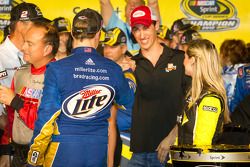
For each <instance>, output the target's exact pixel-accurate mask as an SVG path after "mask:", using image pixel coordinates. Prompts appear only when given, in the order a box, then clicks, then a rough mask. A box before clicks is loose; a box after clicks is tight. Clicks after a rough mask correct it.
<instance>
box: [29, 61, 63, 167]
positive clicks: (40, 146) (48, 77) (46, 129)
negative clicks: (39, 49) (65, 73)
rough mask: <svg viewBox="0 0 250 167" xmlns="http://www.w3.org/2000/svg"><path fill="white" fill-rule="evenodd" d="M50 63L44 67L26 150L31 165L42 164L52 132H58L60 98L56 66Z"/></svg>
mask: <svg viewBox="0 0 250 167" xmlns="http://www.w3.org/2000/svg"><path fill="white" fill-rule="evenodd" d="M50 65H51V64H49V65H48V66H47V69H46V73H45V79H44V89H43V97H42V100H41V104H40V107H39V110H38V119H37V121H36V123H35V129H34V134H33V137H32V140H31V144H30V150H29V152H28V160H27V161H28V164H29V165H33V166H39V165H40V166H41V165H43V163H44V157H45V153H46V150H47V147H48V145H49V143H50V141H51V137H52V135H53V134H55V135H56V134H58V130H57V123H56V119H57V118H58V116H59V115H60V113H61V110H60V108H61V98H60V94H59V89H58V86H57V84H58V83H57V81H58V79H57V75H56V74H55V72H54V71H55V70H54V69H56V68H58V67H55V68H51V67H50ZM51 66H52V65H51Z"/></svg>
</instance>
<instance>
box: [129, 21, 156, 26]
mask: <svg viewBox="0 0 250 167" xmlns="http://www.w3.org/2000/svg"><path fill="white" fill-rule="evenodd" d="M152 23H153V21H152V20H151V21H149V20H136V21H134V22H133V23H132V24H131V27H132V28H133V27H135V26H136V25H144V26H146V27H149V26H150V25H151V24H152Z"/></svg>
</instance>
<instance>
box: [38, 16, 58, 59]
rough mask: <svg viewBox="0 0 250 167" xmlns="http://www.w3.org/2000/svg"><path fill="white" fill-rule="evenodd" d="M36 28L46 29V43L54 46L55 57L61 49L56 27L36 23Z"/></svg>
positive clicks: (45, 23)
mask: <svg viewBox="0 0 250 167" xmlns="http://www.w3.org/2000/svg"><path fill="white" fill-rule="evenodd" d="M33 26H34V27H41V28H44V29H46V31H47V33H46V34H45V35H44V42H45V43H46V44H49V45H51V46H52V48H53V50H52V54H53V56H55V54H56V53H57V50H58V47H59V35H58V31H57V29H56V27H54V26H53V25H51V24H50V23H49V22H40V21H39V22H34V24H33Z"/></svg>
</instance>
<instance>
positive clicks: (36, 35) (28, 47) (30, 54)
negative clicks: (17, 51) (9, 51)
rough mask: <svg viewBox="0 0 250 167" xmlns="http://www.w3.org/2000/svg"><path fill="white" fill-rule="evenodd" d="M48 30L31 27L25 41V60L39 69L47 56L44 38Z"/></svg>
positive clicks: (23, 49)
mask: <svg viewBox="0 0 250 167" xmlns="http://www.w3.org/2000/svg"><path fill="white" fill-rule="evenodd" d="M45 34H46V29H45V28H42V27H31V28H30V29H29V30H28V31H27V33H26V35H25V39H24V45H23V48H22V51H23V53H24V57H23V58H24V60H25V61H26V62H28V63H30V64H33V65H34V66H35V67H39V66H40V63H41V62H43V59H44V58H45V57H46V56H47V52H46V51H45V50H46V47H47V46H48V45H47V44H46V43H45V40H44V36H45Z"/></svg>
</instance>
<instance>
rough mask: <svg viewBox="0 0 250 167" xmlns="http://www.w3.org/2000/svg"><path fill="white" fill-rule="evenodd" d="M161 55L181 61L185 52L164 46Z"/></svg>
mask: <svg viewBox="0 0 250 167" xmlns="http://www.w3.org/2000/svg"><path fill="white" fill-rule="evenodd" d="M163 54H165V55H167V56H170V57H172V59H175V60H177V61H183V60H184V55H185V52H184V51H182V50H178V49H172V48H169V47H168V46H166V45H164V50H163Z"/></svg>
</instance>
